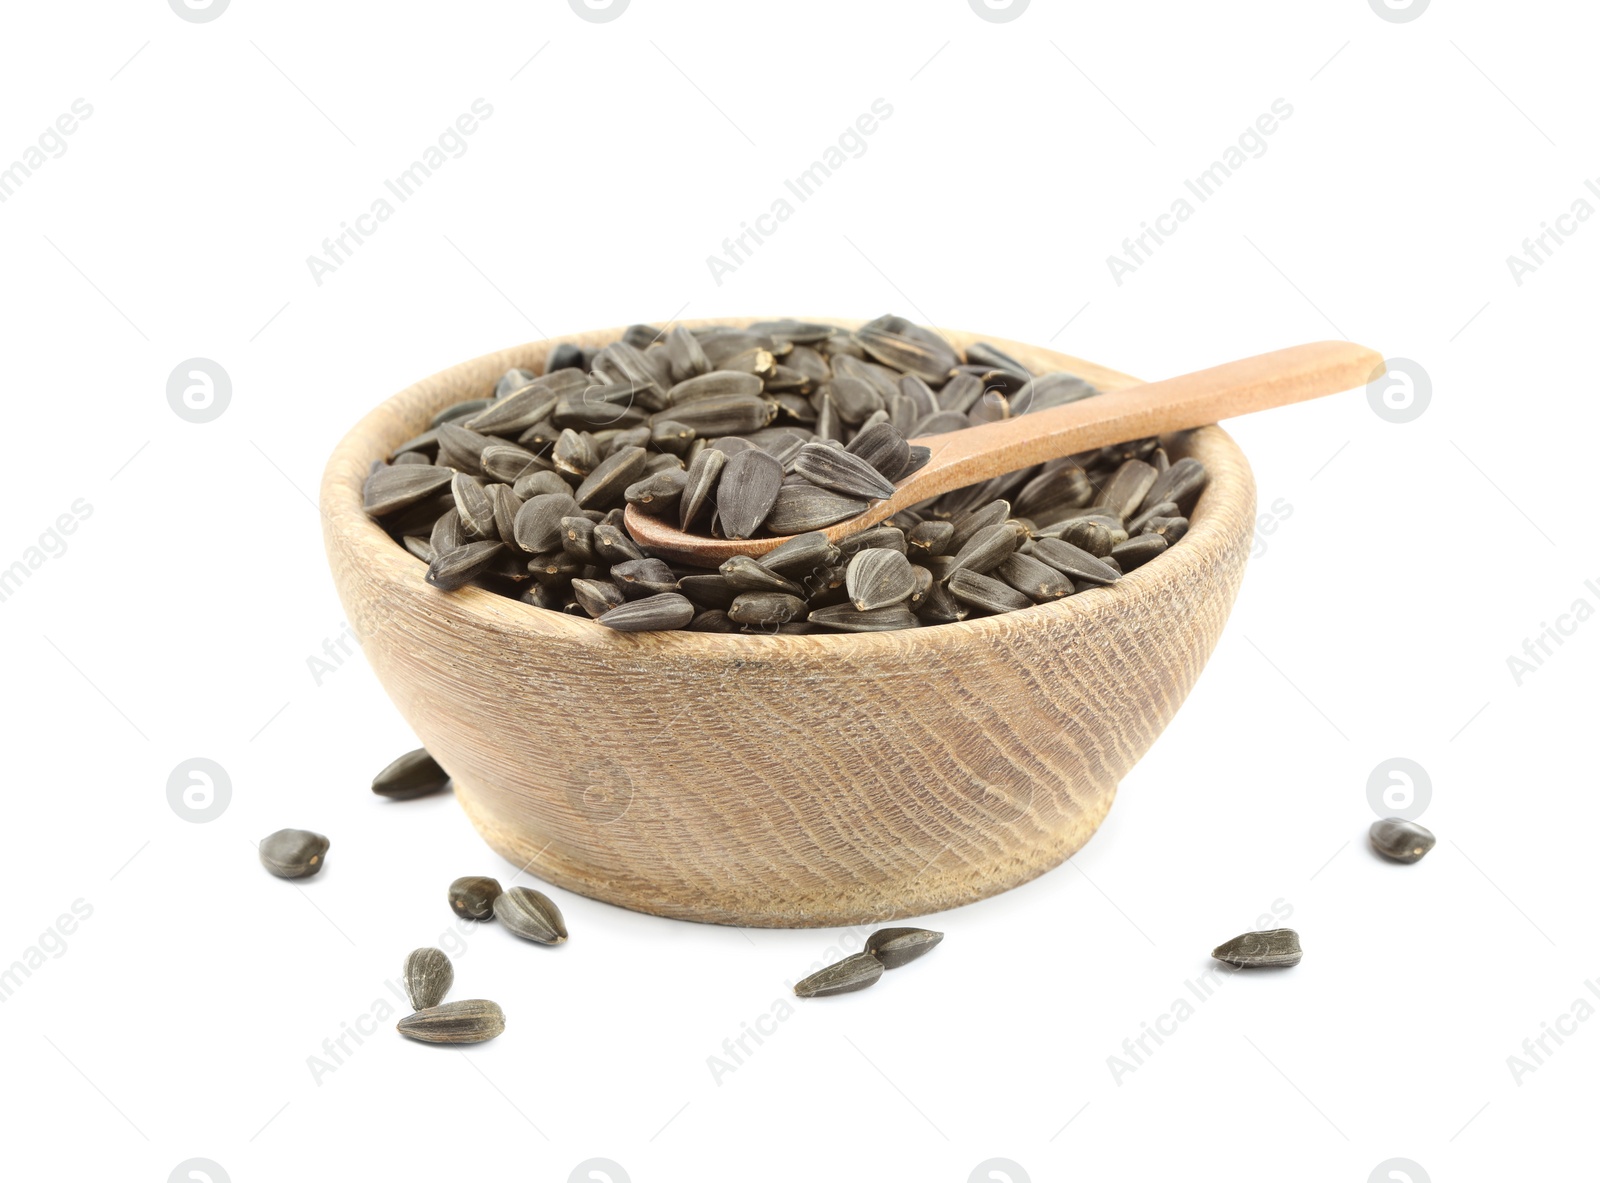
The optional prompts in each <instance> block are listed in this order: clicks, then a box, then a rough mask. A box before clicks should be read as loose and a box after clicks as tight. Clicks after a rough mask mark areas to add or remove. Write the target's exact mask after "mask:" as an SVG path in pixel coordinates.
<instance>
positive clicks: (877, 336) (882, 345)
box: [856, 325, 961, 386]
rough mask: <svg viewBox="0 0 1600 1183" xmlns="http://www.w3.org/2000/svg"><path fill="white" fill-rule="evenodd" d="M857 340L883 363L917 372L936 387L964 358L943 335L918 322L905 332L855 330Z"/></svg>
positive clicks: (868, 329) (862, 328)
mask: <svg viewBox="0 0 1600 1183" xmlns="http://www.w3.org/2000/svg"><path fill="white" fill-rule="evenodd" d="M856 340H858V341H860V342H861V347H862V348H863V349H865V350H866V351H867V352H868V353H869V354H871V355H872V356H873V357H875V358H877V359H878V360H879V361H880V362H882V363H883V364H884V365H886V366H890V367H892V368H894V369H896V370H902V371H904V372H905V373H908V374H915V375H916V376H917V377H919V378H921V379H922V380H923V381H924V382H927V383H929V384H931V385H934V386H937V385H939V384H940V383H942V382H944V380H945V379H946V378H947V377H949V375H950V371H951V370H952V369H954V368H955V365H956V363H957V362H958V361H960V360H961V359H960V358H958V357H957V356H956V352H955V350H954V349H952V348H950V346H949V344H948V343H947V342H946V341H945V340H944V339H943V338H942V337H940V336H939V335H938V334H936V333H932V332H929V331H928V330H926V329H918V328H917V327H916V326H915V325H913V326H910V327H908V328H907V329H906V330H905V332H904V334H903V335H902V334H896V333H890V332H885V331H881V330H878V329H873V328H870V327H867V326H863V327H861V328H860V329H858V330H857V331H856Z"/></svg>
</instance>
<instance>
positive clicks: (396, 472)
mask: <svg viewBox="0 0 1600 1183" xmlns="http://www.w3.org/2000/svg"><path fill="white" fill-rule="evenodd" d="M454 477H455V473H453V472H452V471H451V470H450V469H448V468H433V467H424V466H423V465H420V464H399V465H394V466H392V467H390V468H380V469H379V470H378V471H377V472H375V473H373V474H372V475H371V476H369V477H368V478H367V480H366V483H365V484H363V485H362V486H361V508H362V509H363V510H365V511H366V512H367V513H369V514H371V515H372V516H373V517H383V516H384V515H385V514H391V513H394V512H395V510H397V509H404V508H405V507H406V506H408V505H415V504H416V503H417V502H419V501H421V500H423V499H424V498H427V497H431V496H432V495H433V494H435V493H437V492H439V491H440V490H441V489H444V488H446V487H448V486H449V484H450V482H451V480H452V479H453V478H454Z"/></svg>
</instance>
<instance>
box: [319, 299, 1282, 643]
mask: <svg viewBox="0 0 1600 1183" xmlns="http://www.w3.org/2000/svg"><path fill="white" fill-rule="evenodd" d="M776 319H781V318H778V317H761V316H746V317H712V318H708V319H697V320H682V321H670V322H667V327H668V328H670V327H675V326H679V325H681V326H684V327H688V328H697V327H702V326H706V325H722V324H727V325H741V326H742V325H748V324H752V323H756V322H758V321H762V320H776ZM807 319H811V318H807ZM815 319H816V320H818V321H820V322H821V323H826V324H833V325H838V326H840V327H845V328H854V327H857V326H859V325H860V324H862V323H864V322H863V321H861V320H858V319H851V318H840V317H817V318H815ZM624 331H625V329H624V328H608V329H599V330H591V331H586V332H581V333H569V334H565V335H562V336H557V337H549V338H546V339H544V340H542V341H535V342H528V343H525V344H523V345H519V346H513V347H510V348H508V349H503V350H499V351H497V352H495V353H490V354H484V355H482V356H480V357H476V358H472V359H470V360H467V361H463V362H459V363H457V364H456V365H453V366H450V367H448V368H446V369H444V370H441V371H439V372H438V373H436V374H433V375H431V376H430V377H428V378H425V379H422V380H421V381H418V382H415V383H413V384H412V385H410V386H408V387H406V388H405V389H403V390H401V391H399V392H398V393H396V394H394V395H391V396H390V397H389V398H387V399H385V400H384V401H383V402H381V403H379V404H378V405H377V406H376V407H374V408H373V409H372V410H370V411H369V412H368V413H367V414H366V415H364V416H363V417H362V418H361V419H360V420H359V421H357V423H356V424H355V425H354V426H352V427H351V428H350V430H349V431H347V432H346V433H345V434H344V436H343V437H341V439H340V440H339V442H338V444H337V445H336V446H335V447H334V450H333V452H332V454H331V455H330V456H329V458H328V462H327V465H326V466H325V468H324V471H323V477H322V482H321V489H320V496H319V502H320V508H321V510H322V517H323V532H324V540H325V543H326V547H327V550H328V555H329V560H330V563H334V565H335V567H336V569H337V566H338V564H337V562H336V561H335V553H336V551H342V552H344V555H345V557H346V561H348V562H350V563H353V564H356V565H358V566H359V567H360V568H361V571H360V572H359V575H358V578H359V579H361V580H364V581H366V582H368V583H370V584H374V585H376V584H382V585H383V590H384V591H385V592H387V593H388V594H390V595H391V596H394V597H396V598H397V600H399V601H403V602H405V603H409V604H411V605H413V606H415V607H417V608H419V609H420V610H422V611H424V612H426V613H430V614H434V615H444V616H448V617H451V618H453V619H454V620H455V621H456V622H457V623H460V624H462V625H466V626H470V627H477V628H487V629H491V630H493V631H495V632H497V633H500V634H506V635H518V636H522V637H525V638H527V639H529V640H532V641H536V642H539V643H544V644H549V643H552V642H557V643H562V644H567V645H576V646H584V647H595V648H601V647H604V648H607V649H610V650H611V651H613V652H614V653H616V654H617V655H618V656H622V655H624V654H626V655H627V656H629V657H633V658H639V657H648V656H651V655H660V656H662V657H664V658H672V659H679V660H681V659H686V658H689V659H692V658H694V657H706V658H712V659H715V660H718V661H726V660H728V659H730V658H738V659H741V660H746V661H748V660H752V659H755V660H760V659H778V660H782V659H784V658H792V657H797V656H801V655H804V656H806V657H815V656H818V655H819V654H820V655H826V654H827V653H829V652H830V651H832V650H835V649H837V648H840V647H843V648H848V650H849V651H850V653H851V654H852V655H853V656H855V657H861V658H868V659H870V658H871V657H872V656H874V655H879V654H885V653H891V652H893V653H898V654H899V655H901V656H905V655H906V654H907V653H909V652H912V651H916V650H919V649H939V648H944V647H946V646H952V645H958V644H961V643H963V642H971V643H974V644H982V643H984V642H993V641H995V640H997V639H1000V638H1004V637H1008V636H1010V635H1013V634H1015V633H1018V632H1022V631H1028V632H1033V631H1036V630H1038V629H1040V628H1041V627H1046V626H1066V627H1071V626H1073V625H1081V624H1084V623H1088V622H1092V621H1093V619H1094V618H1095V617H1097V616H1099V615H1100V614H1102V613H1104V612H1106V611H1115V610H1116V607H1117V605H1118V603H1119V602H1120V601H1121V600H1122V599H1124V598H1126V597H1128V596H1130V595H1140V594H1144V595H1149V594H1160V593H1161V591H1162V589H1164V588H1169V587H1176V586H1179V585H1181V584H1182V583H1183V582H1184V581H1185V579H1189V578H1197V577H1201V576H1203V574H1204V572H1205V571H1207V570H1208V569H1210V568H1212V567H1213V566H1214V561H1215V559H1216V557H1218V556H1219V554H1220V553H1221V552H1223V551H1225V550H1226V549H1227V548H1228V547H1231V546H1233V545H1234V544H1235V540H1234V537H1233V535H1232V533H1231V532H1230V531H1229V530H1228V529H1227V527H1226V524H1225V519H1226V518H1227V517H1228V516H1229V514H1228V512H1227V510H1228V508H1229V507H1232V506H1234V505H1241V504H1249V503H1252V502H1253V500H1254V490H1255V486H1254V478H1253V476H1252V474H1251V471H1250V467H1249V462H1248V460H1247V459H1246V457H1245V455H1244V453H1243V451H1242V450H1241V449H1240V448H1239V445H1238V444H1237V443H1236V442H1235V441H1234V439H1233V438H1232V437H1231V436H1230V435H1228V433H1227V432H1225V431H1224V430H1222V428H1220V427H1217V426H1216V425H1212V426H1209V427H1202V428H1198V429H1196V430H1194V431H1188V432H1180V433H1175V434H1173V435H1168V436H1164V437H1162V442H1163V445H1165V446H1170V448H1172V449H1173V450H1176V451H1179V452H1180V453H1181V454H1183V455H1192V454H1198V456H1199V458H1200V459H1201V462H1202V463H1204V464H1205V466H1206V469H1207V474H1208V479H1207V482H1206V487H1205V489H1204V490H1203V491H1202V493H1201V496H1200V499H1199V501H1198V503H1197V504H1196V506H1195V509H1194V512H1193V513H1192V514H1191V515H1190V524H1189V529H1188V531H1187V532H1186V533H1185V535H1184V537H1183V539H1182V540H1181V542H1180V543H1179V544H1177V545H1176V546H1174V547H1173V548H1172V549H1171V550H1169V551H1167V552H1164V553H1163V554H1161V555H1159V556H1157V558H1156V559H1155V560H1152V561H1151V562H1149V563H1147V564H1145V565H1143V566H1141V567H1138V568H1136V569H1135V570H1133V571H1132V572H1129V573H1128V574H1126V575H1124V576H1123V577H1122V578H1121V579H1119V580H1118V581H1117V583H1116V584H1115V585H1113V586H1112V587H1110V588H1101V587H1091V588H1088V589H1085V590H1083V591H1079V592H1076V593H1074V594H1073V595H1070V596H1067V597H1064V598H1063V599H1060V600H1055V601H1052V602H1050V603H1045V604H1035V605H1033V606H1031V607H1028V608H1022V609H1018V610H1017V611H1015V612H1006V613H1001V614H999V615H994V616H981V617H973V618H970V619H967V620H961V621H952V622H949V623H946V624H938V625H924V626H922V627H919V628H914V629H899V630H895V631H889V632H868V633H805V634H768V635H766V636H763V637H761V638H760V640H759V643H758V644H756V645H752V644H751V640H752V637H751V635H750V634H747V633H710V632H690V631H688V630H686V629H678V630H670V631H663V632H643V633H629V632H618V631H616V630H614V629H608V628H606V627H605V626H604V625H601V624H597V623H596V622H595V621H593V620H589V619H585V618H580V617H576V616H571V615H568V614H567V613H565V612H557V611H554V610H552V609H548V608H539V607H537V606H535V605H532V604H525V603H523V602H521V601H520V600H515V599H512V598H511V597H509V596H504V595H500V594H498V593H496V592H492V591H488V590H487V589H484V588H479V587H474V586H470V585H469V586H467V587H464V588H460V589H458V590H457V591H454V592H449V593H445V592H440V591H438V590H437V589H435V588H433V587H430V586H429V585H428V584H426V583H425V582H424V581H423V579H422V573H423V571H424V570H425V569H426V566H425V564H423V562H422V560H421V559H419V558H417V557H416V556H415V555H413V554H411V553H410V552H409V551H407V550H406V549H405V548H404V547H403V546H400V545H398V544H397V543H396V542H394V541H393V540H392V539H391V538H390V537H389V535H388V534H387V533H386V532H385V531H384V530H383V529H382V527H380V526H379V525H378V523H377V522H375V521H373V520H372V519H371V518H369V517H368V516H367V514H366V513H365V511H364V510H362V508H361V487H362V484H363V483H364V481H365V479H366V475H367V471H368V468H369V467H370V464H371V461H372V460H373V459H378V458H383V459H386V458H387V457H388V456H389V455H390V453H391V452H392V450H393V449H394V447H395V446H396V445H398V444H400V443H403V442H405V441H406V440H407V439H410V438H412V437H413V436H415V435H416V434H418V432H419V431H420V430H422V428H418V427H416V423H417V422H419V421H420V422H423V423H424V425H425V422H426V417H431V416H432V415H433V414H434V413H435V412H437V411H439V410H442V409H443V408H444V407H446V406H449V405H450V404H451V403H452V402H454V401H459V400H460V398H461V397H462V395H463V391H464V389H465V388H464V386H463V383H466V382H468V381H471V382H483V381H484V379H485V377H486V376H488V377H487V381H488V383H489V384H491V385H492V383H493V381H494V380H495V379H496V378H498V377H499V374H500V373H503V372H504V371H505V370H506V369H509V368H511V367H512V366H525V367H529V366H530V363H531V364H532V366H537V367H542V364H543V361H544V358H545V356H546V355H547V354H548V352H549V350H550V349H551V348H553V347H554V346H556V345H560V344H565V343H574V344H582V345H593V344H599V343H603V342H609V341H614V340H617V339H618V338H620V337H621V335H622V333H623V332H624ZM662 331H663V332H665V331H667V329H666V328H663V330H662ZM936 331H938V332H940V333H941V334H943V335H944V336H945V337H946V338H947V339H948V340H950V341H951V342H952V343H954V344H956V345H957V346H958V347H961V348H965V347H966V346H968V345H970V344H972V343H973V342H974V341H985V342H988V343H990V344H992V345H994V346H995V347H997V348H999V349H1001V350H1003V351H1005V352H1007V353H1010V354H1012V355H1013V356H1017V357H1019V359H1020V360H1024V361H1025V362H1027V363H1028V364H1029V366H1030V368H1035V364H1036V362H1035V359H1044V360H1045V361H1047V362H1048V364H1050V365H1052V366H1054V367H1056V368H1059V369H1063V370H1070V371H1072V372H1074V373H1078V374H1080V375H1082V376H1084V377H1086V378H1088V379H1090V380H1091V381H1094V382H1095V383H1096V384H1097V385H1100V386H1101V387H1102V388H1105V389H1113V390H1114V389H1118V388H1120V387H1124V386H1131V385H1137V384H1139V383H1140V381H1141V380H1140V379H1137V378H1133V377H1131V376H1129V375H1127V374H1124V373H1121V372H1119V371H1116V370H1111V369H1107V368H1106V367H1104V366H1101V365H1098V364H1097V363H1094V362H1090V361H1087V360H1085V359H1082V358H1077V357H1072V356H1070V355H1068V354H1063V353H1058V352H1056V351H1054V350H1050V349H1045V348H1042V347H1040V346H1034V345H1027V344H1025V343H1022V342H1016V341H1011V340H1008V339H1006V338H1003V337H997V336H994V335H993V334H988V333H984V334H978V333H971V332H967V331H964V330H956V329H943V328H941V329H938V330H936ZM490 375H492V376H490ZM476 388H477V389H479V390H482V389H483V386H481V385H479V386H477V387H476ZM466 397H473V396H472V395H471V394H466ZM408 424H409V425H410V426H409V429H408V426H407V425H408ZM1113 597H1115V598H1113Z"/></svg>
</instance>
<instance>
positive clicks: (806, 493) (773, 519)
mask: <svg viewBox="0 0 1600 1183" xmlns="http://www.w3.org/2000/svg"><path fill="white" fill-rule="evenodd" d="M866 508H867V503H866V502H865V501H856V500H854V499H852V498H849V497H841V496H840V495H839V494H837V493H832V492H829V491H828V490H827V489H821V488H818V487H817V486H816V485H810V484H806V485H785V486H783V487H782V488H781V489H779V490H778V498H777V500H776V501H775V502H774V503H773V506H772V512H771V513H770V514H768V515H767V522H766V525H767V529H768V530H770V531H771V532H772V533H774V534H806V533H809V532H810V531H812V530H820V529H822V528H823V527H824V526H831V525H833V524H835V523H836V522H842V521H844V520H845V519H846V518H853V517H856V516H857V515H858V514H861V513H863V512H865V511H866Z"/></svg>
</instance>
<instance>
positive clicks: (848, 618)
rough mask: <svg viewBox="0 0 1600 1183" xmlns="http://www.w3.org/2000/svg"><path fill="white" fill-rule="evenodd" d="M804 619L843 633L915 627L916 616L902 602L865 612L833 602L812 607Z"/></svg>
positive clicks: (879, 631) (884, 631)
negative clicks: (824, 606)
mask: <svg viewBox="0 0 1600 1183" xmlns="http://www.w3.org/2000/svg"><path fill="white" fill-rule="evenodd" d="M806 621H807V623H809V624H817V625H822V626H823V627H824V628H830V629H837V630H838V631H839V632H844V633H886V632H893V631H895V630H897V629H903V628H916V627H917V618H916V616H915V615H914V614H913V613H912V611H911V609H910V608H907V607H906V606H905V605H904V604H890V605H889V606H888V607H886V608H873V609H871V610H870V611H867V612H863V611H861V610H860V609H859V608H857V607H856V606H855V605H854V604H833V605H830V606H829V607H826V608H813V609H812V610H811V614H810V615H809V616H807V617H806Z"/></svg>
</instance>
